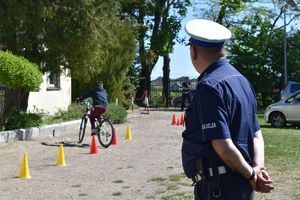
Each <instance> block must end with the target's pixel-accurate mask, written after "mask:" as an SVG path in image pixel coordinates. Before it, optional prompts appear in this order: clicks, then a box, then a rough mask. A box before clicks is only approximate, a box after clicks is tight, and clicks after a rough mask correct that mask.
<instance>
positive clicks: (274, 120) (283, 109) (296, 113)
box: [264, 90, 300, 127]
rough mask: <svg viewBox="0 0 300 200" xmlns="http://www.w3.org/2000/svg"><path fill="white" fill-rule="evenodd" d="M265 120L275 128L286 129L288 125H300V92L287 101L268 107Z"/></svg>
mask: <svg viewBox="0 0 300 200" xmlns="http://www.w3.org/2000/svg"><path fill="white" fill-rule="evenodd" d="M264 117H265V120H266V122H268V123H271V126H273V127H284V126H285V125H286V124H292V125H299V124H300V90H299V91H297V92H295V93H293V94H292V95H291V96H289V97H288V98H287V99H286V100H281V101H279V102H277V103H274V104H271V105H269V106H268V107H267V109H266V110H265V114H264Z"/></svg>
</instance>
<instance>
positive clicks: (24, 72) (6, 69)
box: [0, 51, 42, 91]
mask: <svg viewBox="0 0 300 200" xmlns="http://www.w3.org/2000/svg"><path fill="white" fill-rule="evenodd" d="M0 83H3V84H5V85H7V86H8V87H10V88H23V89H25V90H28V91H29V90H33V89H35V88H37V87H38V86H39V85H40V84H41V83H42V73H41V72H40V71H39V68H38V66H37V65H35V64H33V63H31V62H29V61H28V60H27V59H25V58H23V57H18V56H15V55H13V54H12V53H10V52H7V51H6V52H4V51H0Z"/></svg>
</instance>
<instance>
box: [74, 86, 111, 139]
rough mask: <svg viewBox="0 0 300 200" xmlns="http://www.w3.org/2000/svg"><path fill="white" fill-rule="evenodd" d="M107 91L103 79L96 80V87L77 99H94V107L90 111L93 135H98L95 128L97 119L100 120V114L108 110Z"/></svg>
mask: <svg viewBox="0 0 300 200" xmlns="http://www.w3.org/2000/svg"><path fill="white" fill-rule="evenodd" d="M107 96H108V95H107V92H106V90H105V89H104V87H103V82H102V81H96V85H95V88H93V89H92V90H90V91H89V92H88V93H86V94H85V95H83V96H81V97H77V98H76V100H80V101H82V100H84V99H86V98H89V97H91V98H92V99H93V108H92V109H91V113H90V116H89V118H90V122H91V128H92V135H96V130H95V119H96V118H97V119H98V120H100V119H99V117H100V115H101V114H103V113H105V111H106V110H107V105H108V100H107Z"/></svg>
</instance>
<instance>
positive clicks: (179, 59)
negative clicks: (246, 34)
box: [151, 8, 297, 80]
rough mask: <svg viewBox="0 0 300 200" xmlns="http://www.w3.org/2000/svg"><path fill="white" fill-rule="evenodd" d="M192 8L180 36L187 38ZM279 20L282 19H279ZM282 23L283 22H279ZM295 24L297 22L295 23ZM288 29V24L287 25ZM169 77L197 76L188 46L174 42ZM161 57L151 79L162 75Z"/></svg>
mask: <svg viewBox="0 0 300 200" xmlns="http://www.w3.org/2000/svg"><path fill="white" fill-rule="evenodd" d="M195 18H196V17H195V16H194V10H193V9H192V8H188V12H187V16H186V18H185V19H184V20H182V23H181V30H180V32H179V37H180V38H185V39H186V41H187V40H188V38H189V37H188V35H187V34H186V32H185V30H184V27H185V24H186V23H187V22H188V21H189V20H192V19H195ZM279 21H282V19H280V20H279ZM296 21H297V20H294V21H293V23H296ZM281 24H283V22H281ZM296 24H297V23H296ZM287 29H289V26H288V27H287ZM170 59H171V60H170V78H179V77H181V76H189V77H190V78H197V77H198V76H199V74H198V72H197V71H196V70H195V69H194V67H193V65H192V63H191V61H190V51H189V46H185V45H183V44H176V45H175V47H174V52H173V53H172V54H170ZM162 67H163V58H162V57H160V58H159V60H158V62H157V64H156V65H155V67H154V69H153V71H152V74H151V79H152V80H154V79H156V78H157V77H159V76H163V71H162Z"/></svg>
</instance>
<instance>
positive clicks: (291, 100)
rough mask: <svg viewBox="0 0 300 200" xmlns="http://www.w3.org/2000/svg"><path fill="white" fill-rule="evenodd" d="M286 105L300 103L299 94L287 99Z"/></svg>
mask: <svg viewBox="0 0 300 200" xmlns="http://www.w3.org/2000/svg"><path fill="white" fill-rule="evenodd" d="M286 102H287V103H299V102H300V93H298V94H296V95H293V96H292V97H291V98H289V99H288V100H287V101H286Z"/></svg>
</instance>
